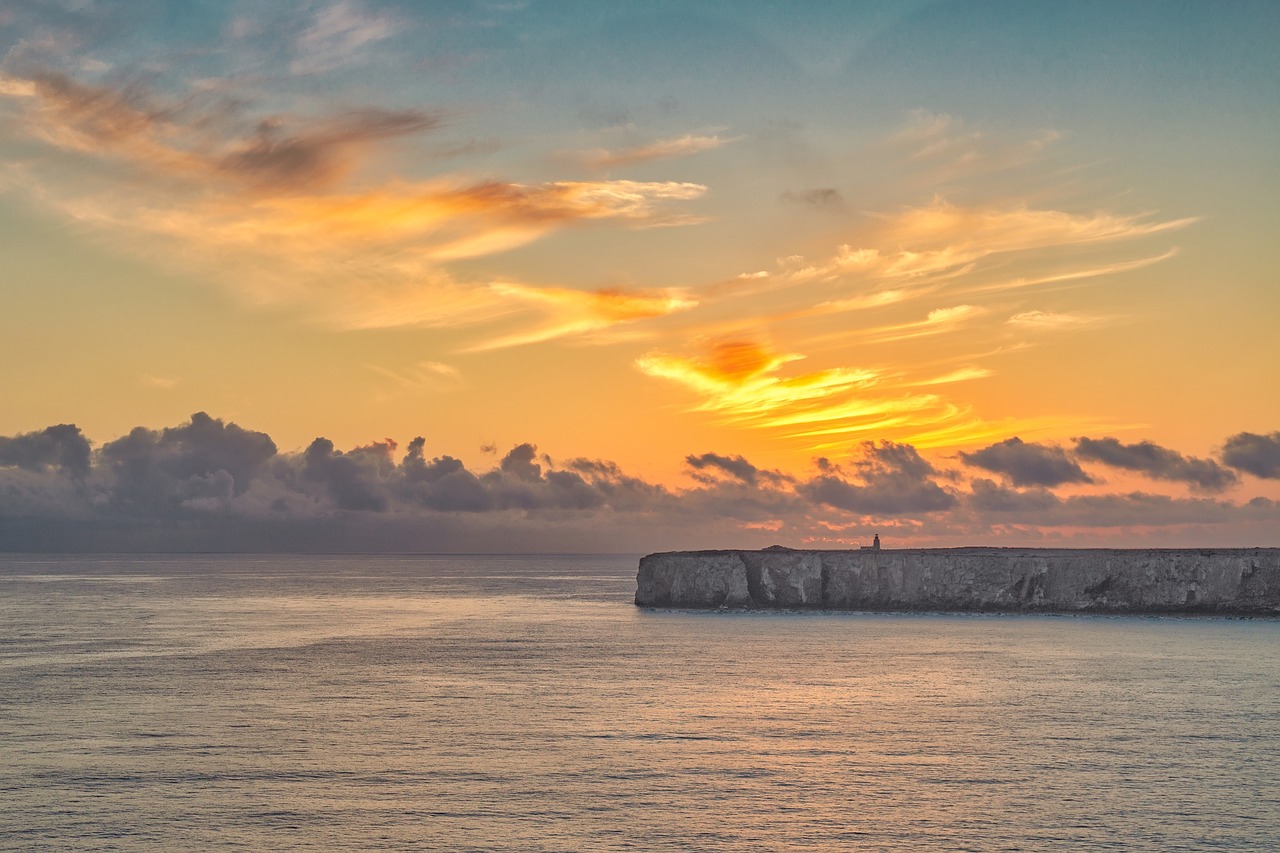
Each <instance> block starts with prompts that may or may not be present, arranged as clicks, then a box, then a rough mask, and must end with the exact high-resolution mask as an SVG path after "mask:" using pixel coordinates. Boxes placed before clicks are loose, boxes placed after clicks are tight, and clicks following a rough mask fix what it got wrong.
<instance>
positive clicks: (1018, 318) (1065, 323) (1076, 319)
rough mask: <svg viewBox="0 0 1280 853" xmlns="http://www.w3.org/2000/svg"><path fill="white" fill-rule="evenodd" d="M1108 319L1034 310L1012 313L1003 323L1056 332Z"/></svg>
mask: <svg viewBox="0 0 1280 853" xmlns="http://www.w3.org/2000/svg"><path fill="white" fill-rule="evenodd" d="M1108 319H1109V318H1107V317H1098V316H1093V315H1089V314H1079V313H1071V312H1061V313H1060V312H1054V311H1039V310H1035V311H1022V312H1019V313H1017V314H1014V315H1013V316H1012V317H1010V318H1009V319H1008V320H1006V321H1005V323H1007V324H1008V325H1010V326H1013V327H1015V328H1017V329H1025V330H1027V331H1032V332H1056V331H1063V330H1069V329H1089V328H1094V327H1096V326H1100V325H1102V324H1104V323H1106V322H1108Z"/></svg>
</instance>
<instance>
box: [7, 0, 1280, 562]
mask: <svg viewBox="0 0 1280 853" xmlns="http://www.w3.org/2000/svg"><path fill="white" fill-rule="evenodd" d="M1278 38H1280V6H1277V5H1276V4H1274V3H1270V2H1258V3H1248V2H1232V3H1210V2H1204V3H1180V2H1159V3H1157V2H1151V3H1125V4H1118V3H1112V2H1098V3H1089V2H1083V3H1025V2H964V3H950V2H878V3H877V2H869V3H854V2H836V1H835V0H831V2H806V3H795V4H790V3H778V2H732V3H730V2H646V3H642V4H619V3H603V2H602V3H590V2H548V0H527V2H498V1H497V0H494V2H480V0H457V2H427V3H405V4H401V5H396V4H389V3H386V4H384V3H372V2H356V0H339V2H330V0H316V2H295V3H284V2H271V3H267V2H261V3H254V2H175V3H169V4H160V3H154V2H129V0H122V2H94V0H58V2H54V0H49V2H42V0H24V2H0V258H2V262H0V354H2V355H3V358H0V436H4V438H0V547H8V548H10V549H14V548H16V549H19V550H21V549H43V548H57V547H60V546H65V547H69V548H80V547H85V548H88V547H94V548H102V547H114V548H119V549H125V550H128V549H132V548H134V547H139V548H147V547H156V548H186V547H209V548H218V549H221V548H222V547H226V548H230V549H232V550H235V549H237V548H238V547H241V546H242V547H244V548H246V549H250V550H252V549H254V548H260V549H267V550H274V549H289V548H310V547H316V548H323V547H328V548H337V549H355V550H359V549H361V548H378V549H381V548H388V549H391V550H449V551H459V550H461V551H474V550H488V549H496V550H521V549H528V550H548V549H550V550H629V549H634V550H655V549H658V548H662V547H698V546H706V547H712V546H720V547H724V546H730V545H733V544H741V545H743V546H751V547H756V546H759V545H762V544H769V543H771V542H781V543H783V544H788V545H794V546H801V545H806V544H808V545H814V546H817V547H839V546H841V545H848V544H852V543H857V542H866V541H868V540H869V539H870V536H871V533H872V532H876V531H878V532H880V533H881V534H882V535H883V536H886V539H887V541H891V542H895V543H897V544H920V545H931V544H947V545H956V544H1071V545H1106V544H1118V545H1135V544H1149V545H1165V544H1167V545H1198V544H1206V545H1208V544H1215V545H1241V546H1253V545H1280V506H1278V505H1277V500H1278V499H1280V393H1278V392H1277V389H1280V335H1278V332H1277V329H1278V328H1280V262H1278V261H1277V251H1276V247H1277V244H1278V243H1277V237H1276V233H1277V225H1278V224H1280V203H1278V202H1277V198H1280V156H1277V139H1280V52H1278V51H1277V50H1276V42H1277V39H1278ZM206 413H207V414H206ZM57 425H74V426H73V427H70V426H69V427H67V428H63V429H53V430H50V429H48V428H50V427H57ZM138 427H141V429H140V430H135V428H138ZM131 431H132V432H131ZM419 436H420V437H422V438H423V439H424V441H423V442H416V443H415V442H413V440H414V439H415V438H416V437H419ZM317 438H322V439H323V441H321V442H318V443H317V442H316V439H317ZM415 448H416V449H415ZM321 530H322V531H325V532H324V534H323V535H320V534H317V532H316V531H321ZM317 537H319V538H317ZM326 537H328V538H326ZM229 540H234V541H231V542H229ZM237 542H238V543H240V544H239V545H237V544H235V543H237ZM650 545H651V546H652V547H650Z"/></svg>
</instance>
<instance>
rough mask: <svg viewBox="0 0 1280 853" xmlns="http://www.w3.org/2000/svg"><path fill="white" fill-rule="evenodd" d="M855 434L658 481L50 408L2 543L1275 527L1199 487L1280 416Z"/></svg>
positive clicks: (1240, 456) (1138, 532) (596, 463)
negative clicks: (1192, 424) (281, 439)
mask: <svg viewBox="0 0 1280 853" xmlns="http://www.w3.org/2000/svg"><path fill="white" fill-rule="evenodd" d="M852 450H853V453H852V455H851V456H850V458H849V459H848V460H845V461H832V460H830V459H826V458H821V459H817V460H814V465H813V468H812V469H811V470H810V471H809V472H807V473H806V474H804V475H793V474H788V473H784V472H781V471H776V470H767V469H763V468H759V467H757V466H756V465H754V464H752V463H751V462H750V461H748V460H747V459H745V458H743V457H742V456H736V455H727V454H719V453H714V452H708V453H703V454H699V455H690V456H688V457H686V459H685V462H686V465H687V470H688V474H689V483H688V485H687V486H686V487H684V488H678V489H673V488H668V487H665V486H661V485H656V484H653V483H649V482H647V481H645V480H643V479H641V478H638V477H634V476H630V475H628V474H626V473H625V472H623V471H622V470H621V469H619V467H618V466H617V465H615V464H614V463H612V462H608V461H603V460H594V459H583V458H575V459H568V460H563V461H556V460H552V459H551V458H549V457H548V456H546V455H545V454H540V453H538V451H537V448H536V447H535V446H534V445H532V444H520V445H517V446H515V447H513V448H511V449H510V451H509V452H507V453H506V455H505V456H502V457H501V459H500V461H499V462H498V464H497V465H495V466H494V467H492V468H491V469H489V470H487V471H474V470H471V469H469V468H468V467H467V466H466V465H465V464H463V463H462V462H461V461H460V460H458V459H455V458H453V457H451V456H447V455H437V456H433V455H430V454H429V451H428V448H427V443H426V441H425V440H424V439H423V438H415V439H414V440H413V441H411V442H409V444H408V445H407V446H406V447H405V448H404V449H403V450H402V449H400V448H399V447H398V446H397V444H396V442H394V441H392V440H390V439H386V440H383V441H379V442H374V443H371V444H368V445H365V446H362V447H356V448H353V449H350V450H345V451H343V450H340V449H338V448H337V447H335V446H334V444H333V442H332V441H330V440H328V439H326V438H317V439H315V440H314V441H313V442H311V444H310V445H308V446H307V447H306V448H305V449H304V450H302V451H300V452H281V451H280V450H279V448H278V447H277V446H276V444H275V442H274V441H272V439H271V437H270V436H268V435H267V434H265V433H262V432H257V431H255V430H251V429H246V428H243V427H240V426H238V425H237V424H234V423H226V422H224V421H222V420H219V419H216V418H212V417H210V416H209V415H207V414H205V413H203V412H200V413H197V414H195V415H193V416H192V417H191V419H190V420H189V421H188V422H186V423H183V424H181V425H178V426H175V427H167V428H164V429H160V430H153V429H147V428H144V427H137V428H135V429H134V430H132V431H131V432H130V433H129V434H127V435H125V436H123V437H121V438H118V439H115V440H113V441H109V442H107V443H106V444H103V445H101V446H99V447H96V448H95V447H94V446H93V444H92V443H91V442H90V441H89V439H88V438H87V437H85V436H84V435H83V434H82V433H81V431H80V430H79V429H78V428H77V427H76V426H74V425H71V424H59V425H56V426H51V427H49V428H47V429H44V430H40V431H36V432H30V433H24V434H21V435H16V436H12V437H0V550H6V551H86V550H94V551H123V552H129V551H295V552H339V553H340V552H486V551H514V552H522V551H523V552H547V551H579V552H584V551H586V552H590V551H598V552H643V551H652V550H663V549H676V548H701V547H761V546H763V545H767V544H770V543H774V542H781V543H785V544H789V545H794V546H805V545H810V546H813V547H840V546H841V545H842V544H846V543H849V542H856V541H866V540H869V539H870V537H871V534H872V532H879V533H880V534H881V535H882V536H884V537H885V538H886V540H887V542H888V543H890V544H892V543H893V542H894V540H895V539H896V540H897V541H898V542H900V543H901V542H907V541H912V542H915V543H917V544H937V545H958V544H1005V545H1015V544H1042V545H1052V544H1069V545H1080V546H1083V545H1097V544H1147V545H1157V546H1158V545H1169V546H1174V545H1182V546H1187V545H1241V546H1248V545H1277V544H1280V537H1278V536H1277V531H1280V524H1277V522H1280V505H1277V503H1276V502H1275V501H1272V500H1270V499H1268V498H1263V497H1258V498H1254V499H1252V500H1245V501H1243V502H1233V501H1229V500H1225V499H1223V498H1221V497H1214V496H1211V495H1209V494H1208V493H1220V492H1222V491H1223V490H1225V489H1226V488H1228V487H1230V486H1235V485H1239V484H1240V483H1241V482H1244V481H1243V480H1242V477H1241V475H1242V474H1243V475H1249V476H1252V477H1261V478H1271V479H1280V433H1273V434H1271V435H1255V434H1252V433H1240V434H1238V435H1235V436H1232V437H1231V438H1229V439H1228V440H1227V441H1226V443H1225V445H1224V450H1223V454H1222V460H1221V462H1218V461H1214V460H1207V459H1197V458H1194V457H1185V456H1183V455H1181V454H1179V453H1176V452H1175V451H1171V450H1168V449H1166V448H1162V447H1159V446H1158V445H1155V444H1152V443H1150V442H1142V443H1139V444H1122V443H1120V442H1119V441H1118V440H1116V439H1114V438H1102V439H1089V438H1080V439H1077V440H1076V447H1075V449H1074V451H1069V450H1067V449H1065V448H1062V447H1059V446H1056V445H1045V444H1034V443H1028V442H1023V441H1021V440H1019V439H1017V438H1011V439H1007V440H1005V441H1001V442H999V443H996V444H993V445H991V446H989V447H986V448H983V449H981V450H977V451H974V452H972V453H961V454H960V456H959V459H960V461H961V462H962V463H963V465H964V466H965V468H964V469H946V470H943V469H939V468H938V467H936V466H935V464H933V463H931V462H930V461H928V460H926V459H925V458H924V457H922V456H921V455H920V454H919V453H918V452H917V451H916V449H915V448H914V447H911V446H910V445H906V444H896V443H894V442H888V441H881V442H879V443H875V442H864V443H863V444H862V445H860V446H859V447H856V448H853V449H852ZM1082 462H1088V463H1095V464H1097V465H1100V466H1103V467H1104V468H1106V467H1110V468H1115V469H1123V470H1126V471H1133V472H1138V473H1140V474H1142V475H1144V476H1147V477H1150V478H1153V479H1156V480H1165V481H1174V482H1178V483H1182V484H1186V485H1187V486H1189V487H1190V488H1191V489H1192V490H1193V491H1194V492H1196V493H1199V496H1195V495H1193V496H1192V497H1175V496H1169V495H1164V494H1152V493H1147V492H1129V493H1124V494H1120V493H1115V494H1075V495H1065V496H1064V495H1059V494H1057V493H1055V492H1054V491H1053V490H1052V489H1053V488H1054V487H1060V486H1063V485H1068V486H1069V485H1073V484H1089V483H1095V482H1097V481H1098V480H1099V479H1100V475H1098V474H1096V473H1090V472H1086V470H1085V469H1084V468H1083V467H1082V465H1081V463H1082ZM965 469H974V470H976V471H978V472H981V473H980V474H978V475H976V476H972V477H970V476H969V474H968V472H967V471H966V470H965ZM988 474H990V475H995V477H996V479H993V478H991V477H988V476H985V475H988Z"/></svg>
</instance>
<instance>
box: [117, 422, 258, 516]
mask: <svg viewBox="0 0 1280 853" xmlns="http://www.w3.org/2000/svg"><path fill="white" fill-rule="evenodd" d="M275 454H276V445H275V442H273V441H272V440H271V437H270V436H268V435H267V434H266V433H262V432H256V431H253V430H246V429H243V428H242V427H240V426H237V425H236V424H234V423H231V424H228V423H224V422H223V421H221V420H219V419H217V418H212V417H210V416H209V415H207V414H205V413H204V412H196V413H195V414H194V415H192V416H191V420H190V421H188V422H187V423H185V424H182V425H180V426H176V427H166V428H164V429H162V430H158V431H157V430H152V429H147V428H145V427H135V428H134V429H133V430H132V431H130V432H129V434H128V435H125V436H123V437H121V438H118V439H116V440H115V441H111V442H108V443H106V444H104V445H103V446H102V448H101V450H100V451H99V454H98V460H97V464H98V466H99V467H100V468H102V469H104V470H105V472H107V473H109V474H110V475H111V479H112V483H111V486H110V494H111V497H112V500H113V501H115V502H116V503H118V504H121V505H123V506H128V507H134V508H137V509H139V510H142V511H152V510H171V509H173V508H174V507H175V506H179V505H182V504H183V503H184V502H186V501H191V500H206V502H207V501H208V500H213V501H217V502H219V504H220V505H224V506H225V505H226V504H228V503H229V502H230V501H231V500H232V499H233V498H234V497H235V496H237V495H241V494H243V493H244V492H245V491H246V490H247V489H248V488H249V485H250V483H251V482H252V480H253V478H254V476H255V475H256V474H257V473H258V472H259V471H260V470H261V469H262V467H263V465H265V464H266V462H267V461H268V460H270V459H271V458H272V457H273V456H275Z"/></svg>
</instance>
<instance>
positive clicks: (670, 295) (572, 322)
mask: <svg viewBox="0 0 1280 853" xmlns="http://www.w3.org/2000/svg"><path fill="white" fill-rule="evenodd" d="M489 290H490V291H491V292H493V293H494V294H496V295H497V296H498V297H501V298H504V299H509V300H513V301H515V302H518V303H523V304H524V305H527V306H530V307H532V308H534V309H536V310H538V311H541V312H543V313H544V314H545V315H546V319H545V320H544V321H543V322H542V323H540V324H535V325H534V326H533V327H531V328H526V329H523V330H521V331H518V332H515V333H512V334H508V335H500V336H498V337H494V338H490V339H488V340H484V341H481V342H480V343H478V344H475V345H473V346H471V347H468V348H467V351H468V352H481V351H487V350H496V349H506V348H509V347H515V346H524V345H526V344H533V343H541V342H543V341H549V340H553V339H556V338H563V337H569V336H578V335H583V334H587V333H591V332H599V331H602V330H604V329H611V328H613V327H614V326H618V325H621V324H624V323H633V322H635V321H637V320H647V319H652V318H655V317H663V316H666V315H667V314H673V313H676V312H679V311H687V310H689V309H690V308H693V307H694V306H695V305H697V302H696V301H695V300H694V299H692V298H690V297H688V296H687V295H685V294H683V293H681V292H679V291H675V290H665V291H626V290H618V289H611V290H596V291H582V290H573V289H570V288H555V287H528V286H525V285H520V284H512V283H501V282H500V283H495V284H492V285H490V286H489Z"/></svg>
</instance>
